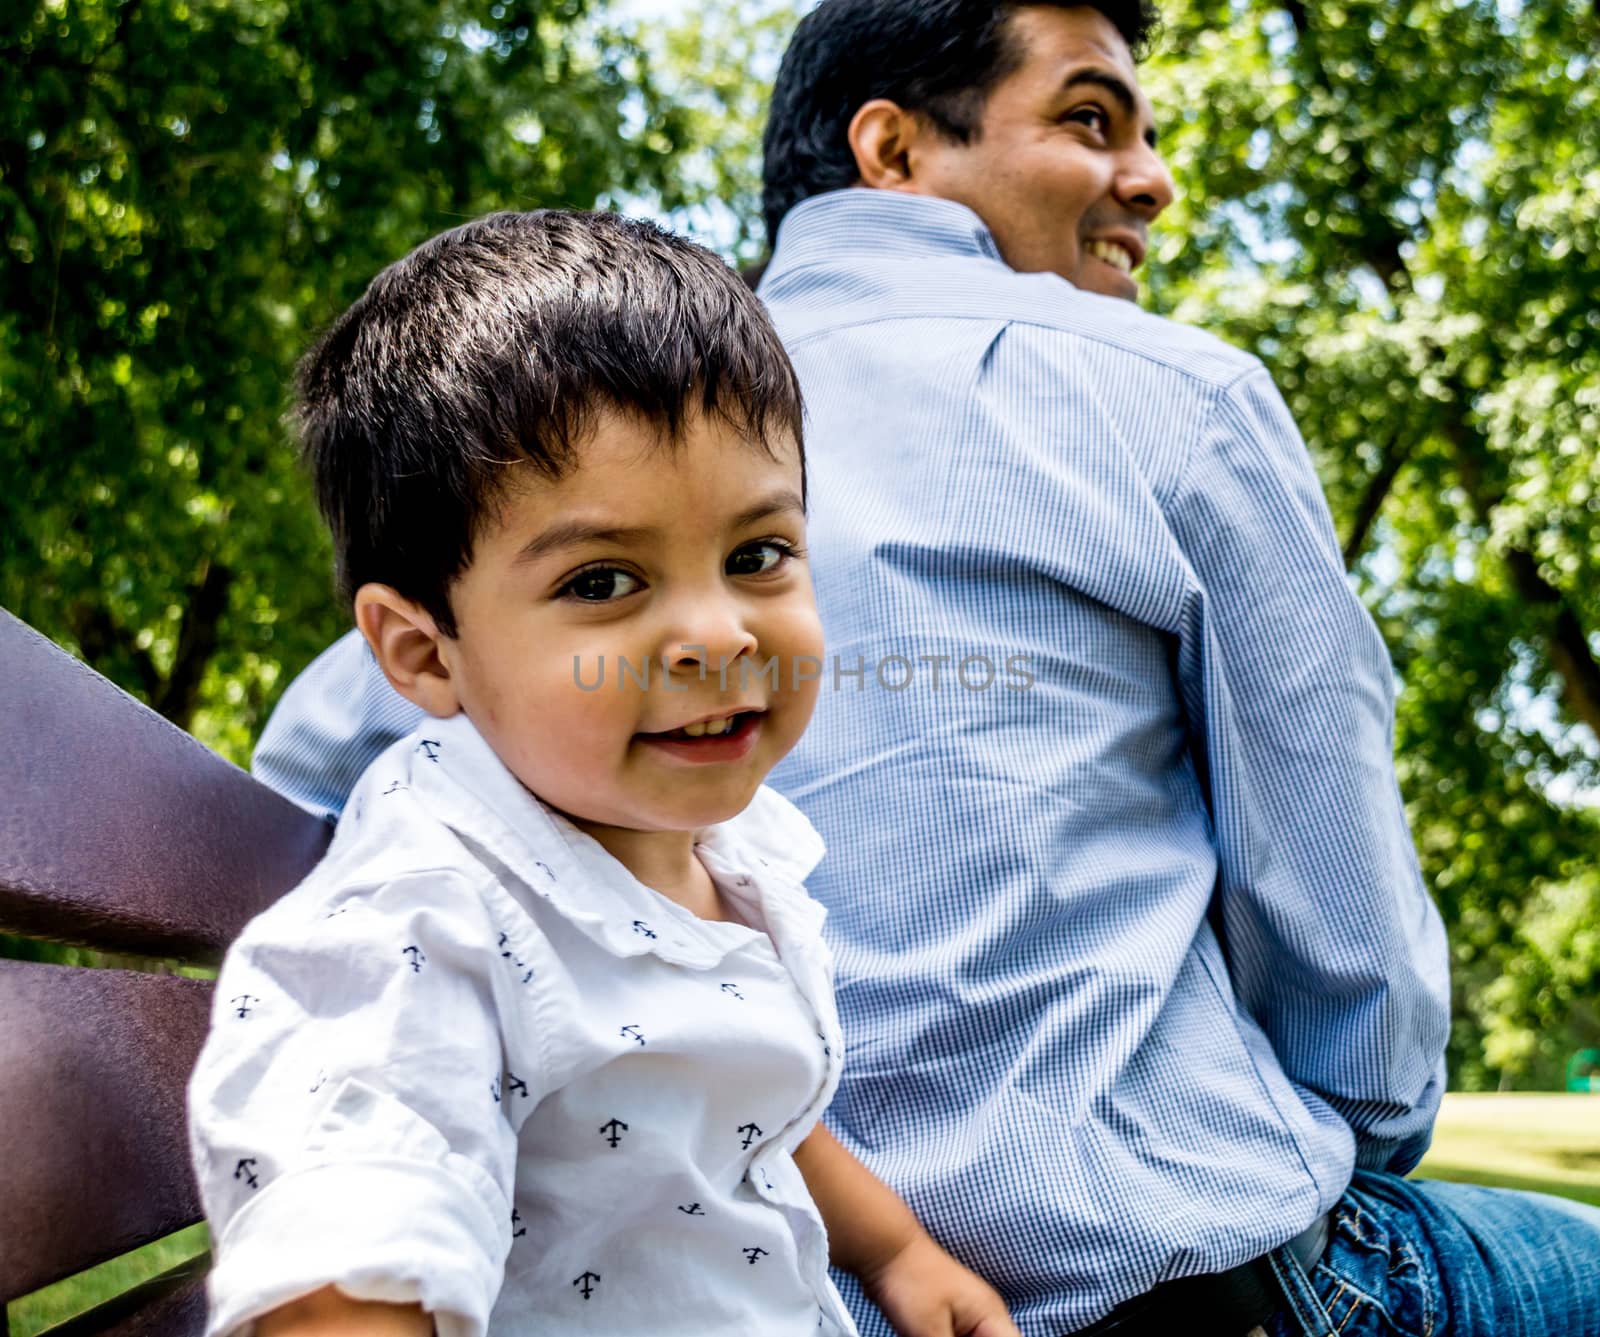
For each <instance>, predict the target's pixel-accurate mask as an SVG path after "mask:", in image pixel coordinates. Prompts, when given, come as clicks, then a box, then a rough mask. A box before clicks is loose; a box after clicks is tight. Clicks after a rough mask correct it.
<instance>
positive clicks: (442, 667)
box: [356, 583, 461, 719]
mask: <svg viewBox="0 0 1600 1337" xmlns="http://www.w3.org/2000/svg"><path fill="white" fill-rule="evenodd" d="M356 626H357V627H358V628H359V629H360V631H361V634H362V635H363V636H364V637H366V641H367V644H368V645H370V646H371V647H372V653H373V655H374V657H376V659H377V661H378V667H379V668H381V669H382V670H383V676H384V677H386V678H387V679H388V680H389V685H390V686H392V687H393V688H394V689H395V691H397V692H399V693H400V695H401V696H403V697H405V699H406V700H407V701H409V702H411V703H412V705H416V706H421V707H422V709H423V710H425V711H427V712H428V714H430V715H437V716H438V717H439V718H441V719H446V718H448V717H449V716H451V715H454V714H455V713H456V712H457V711H458V710H460V709H461V697H460V694H459V693H458V692H457V690H456V683H455V680H454V679H453V678H452V677H451V676H450V668H449V664H448V662H447V661H446V659H445V656H444V655H443V654H442V653H441V642H442V641H443V640H444V639H445V636H444V633H443V632H441V631H440V630H439V627H438V625H437V624H436V623H435V622H434V620H433V615H432V614H431V613H429V612H428V610H427V609H425V608H424V607H423V606H422V605H421V604H419V603H417V602H416V601H415V600H412V599H408V598H406V597H405V595H403V594H401V593H400V591H399V590H397V589H395V588H394V586H392V585H379V584H376V583H372V584H366V585H363V586H362V587H361V588H360V589H358V590H357V591H356Z"/></svg>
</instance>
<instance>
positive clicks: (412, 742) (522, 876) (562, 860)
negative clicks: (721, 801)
mask: <svg viewBox="0 0 1600 1337" xmlns="http://www.w3.org/2000/svg"><path fill="white" fill-rule="evenodd" d="M394 750H395V751H396V752H401V753H403V754H404V756H405V759H406V761H405V765H406V767H407V770H408V772H409V774H408V782H409V787H410V788H412V789H413V790H414V791H415V792H416V796H417V798H418V799H419V800H421V802H422V804H423V806H424V808H425V810H426V811H427V812H428V813H429V814H430V815H431V816H433V817H435V818H437V819H438V820H439V821H441V822H443V823H444V824H445V825H446V826H448V827H450V828H451V829H452V830H453V831H455V832H456V834H457V835H458V836H459V837H461V838H463V839H464V840H466V841H467V842H468V843H469V844H471V845H475V846H477V847H479V848H480V849H482V850H484V851H486V852H487V853H488V854H489V855H490V856H491V857H492V858H493V859H494V860H495V861H497V862H498V863H500V864H502V865H503V866H504V867H505V868H506V870H508V871H509V872H510V873H511V874H512V875H513V876H514V877H516V878H517V880H518V881H519V882H521V883H522V885H524V886H526V887H527V888H528V889H529V890H531V891H532V892H533V893H534V894H535V895H537V896H539V897H540V898H542V899H543V900H546V901H547V902H549V903H550V904H551V905H552V906H553V907H554V908H555V909H556V910H557V911H558V912H559V913H560V914H561V915H562V917H563V918H565V919H567V920H568V921H569V922H570V923H572V924H573V925H574V926H575V927H576V928H578V929H580V930H581V931H582V932H583V933H584V934H585V935H586V936H588V937H590V938H591V939H593V940H595V941H596V942H597V943H599V944H600V945H601V946H603V947H605V948H606V949H607V950H609V951H611V952H612V953H613V954H615V955H618V956H638V955H642V954H644V953H647V952H648V953H653V954H654V955H657V956H660V957H663V958H665V959H667V960H670V961H673V962H676V963H678V964H682V965H686V966H690V967H694V968H699V969H705V968H709V967H710V966H713V965H715V964H716V963H717V962H718V961H720V960H721V959H722V958H723V957H725V956H726V955H727V954H728V952H729V951H731V950H734V949H735V948H737V947H739V946H741V945H743V944H744V943H745V942H747V941H749V939H750V930H749V929H747V928H745V927H743V926H741V925H733V924H722V923H714V922H711V921H707V920H702V919H699V918H697V917H696V916H694V915H692V914H690V913H689V912H688V911H687V910H685V909H683V907H681V906H679V905H677V904H675V903H674V902H673V901H671V900H669V899H668V898H667V897H665V896H663V895H661V894H660V893H659V892H657V891H654V890H652V889H651V888H649V887H646V886H645V885H643V884H642V883H641V882H639V881H638V879H637V878H635V877H634V876H633V875H632V874H631V873H630V872H629V871H628V870H627V869H626V868H625V867H624V866H623V865H622V864H621V863H620V862H618V861H617V860H616V859H615V858H613V857H612V856H611V855H610V854H609V853H607V852H606V850H605V849H604V848H603V847H602V846H601V845H600V844H599V843H598V842H597V841H596V840H594V839H593V838H592V837H591V836H589V835H588V834H587V833H585V832H583V831H580V830H579V829H578V828H577V827H576V826H574V825H573V824H572V823H571V822H569V821H568V820H567V819H566V818H564V817H563V816H561V815H560V814H559V813H557V812H555V811H553V810H552V809H550V808H548V807H546V806H545V805H544V804H543V803H541V802H540V801H539V800H538V799H537V798H536V797H535V796H534V795H533V794H531V793H530V792H529V791H528V790H527V789H526V788H524V787H523V785H522V783H521V781H519V780H518V779H517V778H516V776H514V775H513V774H512V773H511V772H510V771H509V770H507V769H506V767H505V764H504V763H503V762H502V761H501V760H500V758H499V757H498V756H496V755H495V753H494V750H493V749H492V748H490V746H489V745H488V743H486V742H485V741H484V739H483V736H482V735H481V734H479V733H478V731H477V729H476V728H475V727H474V726H473V724H472V722H471V721H470V720H469V719H468V718H467V717H466V715H464V714H458V715H454V716H452V717H451V718H450V719H447V720H440V719H431V718H430V719H427V720H425V721H424V722H423V724H422V725H421V727H419V728H418V729H417V730H416V731H415V732H414V733H413V734H412V735H411V736H410V737H409V738H407V739H404V740H402V741H401V742H400V743H398V744H396V745H395V749H394ZM697 840H698V841H699V843H700V844H701V845H702V846H703V847H704V849H705V850H706V851H707V853H708V854H709V855H710V858H709V859H708V860H707V866H708V867H710V868H711V869H712V871H713V872H715V873H716V874H718V875H719V876H720V877H726V878H731V879H735V880H738V879H743V880H742V881H740V885H741V887H743V888H746V889H748V890H747V893H746V894H748V891H754V892H755V894H756V899H757V900H758V901H759V903H760V905H761V907H762V909H763V912H764V915H765V917H766V918H767V920H768V922H769V924H772V925H774V926H775V927H776V926H777V925H780V924H781V925H783V926H786V927H791V928H799V929H803V930H810V931H811V932H815V931H816V930H817V929H818V928H820V918H821V907H820V906H818V905H817V904H816V902H814V901H812V900H811V899H810V897H809V896H807V895H806V894H805V891H804V888H803V887H802V886H801V882H802V879H804V877H805V876H806V875H807V874H809V873H810V871H811V870H812V869H813V868H814V867H815V866H816V865H817V863H818V861H819V860H820V859H821V857H822V854H823V844H822V838H821V837H820V836H819V835H818V834H817V832H816V829H815V828H814V827H812V825H811V823H810V822H808V821H807V820H806V819H805V817H804V816H803V815H802V814H801V813H800V811H799V810H798V809H797V808H795V807H794V806H793V805H792V804H791V803H789V801H788V800H787V799H785V798H783V797H782V796H781V795H779V794H777V793H776V792H774V791H772V790H769V789H767V788H765V787H762V788H761V789H760V790H758V791H757V793H756V797H755V799H754V800H752V801H751V803H750V805H749V806H748V807H747V808H746V809H745V810H744V811H743V812H741V813H739V814H738V815H737V816H735V817H732V818H730V819H729V820H728V821H726V822H721V823H718V824H717V825H716V826H711V827H707V828H705V829H704V830H702V831H700V832H698V833H697Z"/></svg>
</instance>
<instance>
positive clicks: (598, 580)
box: [559, 566, 641, 604]
mask: <svg viewBox="0 0 1600 1337" xmlns="http://www.w3.org/2000/svg"><path fill="white" fill-rule="evenodd" d="M639 588H641V584H640V581H639V578H638V577H637V576H631V575H629V574H628V573H627V572H626V571H623V570H622V569H620V568H619V567H615V566H592V567H590V568H589V569H588V570H587V571H580V572H578V574H577V575H575V576H574V577H573V578H572V579H571V580H569V581H568V582H567V583H566V584H565V585H563V586H562V587H561V589H560V591H559V593H560V594H562V595H566V596H570V597H571V598H574V599H577V600H579V601H580V602H582V603H597V604H598V603H606V602H608V601H609V600H611V599H620V598H622V597H623V596H624V595H628V594H632V593H633V592H634V591H635V590H637V589H639Z"/></svg>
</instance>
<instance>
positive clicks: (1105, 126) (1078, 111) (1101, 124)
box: [1067, 107, 1111, 134]
mask: <svg viewBox="0 0 1600 1337" xmlns="http://www.w3.org/2000/svg"><path fill="white" fill-rule="evenodd" d="M1067 119H1068V120H1069V121H1076V122H1077V123H1078V124H1079V125H1086V126H1088V127H1089V128H1090V129H1091V130H1096V131H1099V133H1101V134H1105V132H1106V131H1107V130H1109V129H1110V128H1111V118H1110V117H1108V116H1107V115H1106V114H1105V112H1103V111H1101V110H1100V108H1099V107H1077V108H1074V109H1073V110H1072V111H1069V112H1068V113H1067Z"/></svg>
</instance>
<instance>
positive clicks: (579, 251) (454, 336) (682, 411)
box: [295, 210, 801, 636]
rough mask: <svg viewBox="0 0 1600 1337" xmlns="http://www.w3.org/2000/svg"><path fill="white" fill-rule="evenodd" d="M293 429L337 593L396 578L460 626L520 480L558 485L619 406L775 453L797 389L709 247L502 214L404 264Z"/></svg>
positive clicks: (602, 218) (322, 357)
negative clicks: (473, 570) (333, 562)
mask: <svg viewBox="0 0 1600 1337" xmlns="http://www.w3.org/2000/svg"><path fill="white" fill-rule="evenodd" d="M298 390H299V399H298V403H297V406H296V411H295V419H296V422H297V425H298V427H299V430H300V439H301V446H302V450H303V452H304V455H305V457H306V461H307V463H308V465H309V466H310V470H311V474H312V477H313V480H314V481H315V484H316V492H317V500H318V504H319V505H320V506H321V508H322V513H323V516H324V517H325V518H326V520H327V522H328V525H329V527H330V528H331V529H332V531H333V540H334V550H335V553H336V556H337V561H338V567H337V571H338V584H339V592H340V594H341V595H342V596H343V597H344V598H345V599H346V600H350V599H352V598H353V597H354V595H355V591H356V590H357V589H358V588H359V587H360V586H361V585H363V584H365V583H366V582H368V581H380V582H382V583H384V584H388V585H392V586H394V587H395V588H396V589H397V590H399V591H400V593H402V594H404V595H405V596H406V597H407V598H410V599H415V600H416V601H417V602H418V603H420V604H421V605H422V606H423V607H424V608H426V609H427V610H428V612H429V613H430V614H432V616H433V618H434V620H435V621H436V622H437V623H438V625H439V628H440V630H441V631H443V632H444V633H445V634H446V635H450V636H453V635H455V634H456V625H455V619H454V617H453V615H452V614H451V610H450V600H449V587H450V583H451V582H452V580H454V579H455V577H456V576H458V575H459V574H460V573H461V572H462V571H463V570H465V569H466V567H467V566H468V565H469V564H470V563H471V560H472V546H473V539H474V537H475V536H476V535H477V534H478V533H479V532H480V530H481V526H482V524H483V522H484V521H485V520H486V519H487V518H488V517H490V516H492V514H493V513H494V508H495V506H496V504H497V502H498V500H499V498H500V497H501V495H502V492H503V489H504V487H505V485H506V484H507V482H508V481H509V480H510V479H511V478H513V477H514V476H515V475H516V474H518V473H520V472H521V470H517V469H514V468H512V467H511V466H514V465H528V466H531V467H532V469H533V470H534V471H535V472H536V473H537V474H538V475H540V476H542V477H544V478H548V479H559V478H561V477H562V476H564V475H565V474H566V473H567V472H568V471H570V470H571V469H572V468H573V467H574V466H575V465H576V464H577V463H578V462H579V459H580V456H581V447H582V444H583V440H584V437H585V433H586V432H587V431H588V430H589V429H590V428H591V427H592V426H593V424H594V422H595V417H596V414H597V413H599V412H604V411H607V410H615V411H620V412H623V413H626V414H632V415H636V416H637V417H639V418H640V419H642V420H643V421H645V422H648V423H653V424H656V425H658V426H659V427H660V428H661V429H662V432H663V438H664V440H665V441H666V442H675V441H677V440H678V439H680V434H681V431H682V428H683V425H684V422H685V420H686V419H687V418H689V417H691V416H693V415H698V414H702V413H705V414H711V415H715V416H718V417H720V418H721V419H722V420H723V421H725V422H727V423H728V424H730V425H731V426H733V427H734V428H735V430H737V431H739V432H741V433H743V434H744V435H745V436H747V437H748V438H750V439H751V441H752V442H753V443H754V445H755V446H757V447H759V448H761V449H765V450H766V451H767V452H768V453H769V454H773V455H774V456H775V457H776V456H777V454H778V452H779V451H780V450H781V449H782V448H783V446H784V445H785V444H786V442H787V441H788V440H793V441H794V443H795V444H796V446H799V444H800V441H801V404H800V386H799V382H798V381H797V380H796V378H795V374H794V369H793V368H792V367H791V366H790V365H789V359H788V357H787V356H786V355H785V353H784V351H783V347H782V345H781V344H780V343H779V342H778V336H777V334H776V333H775V332H774V331H773V328H772V325H771V323H770V322H769V321H768V319H767V316H766V312H765V310H764V309H763V308H762V306H761V304H760V302H758V301H757V300H756V298H755V296H754V295H753V294H752V293H751V292H750V291H749V289H748V288H747V287H746V286H745V284H744V283H743V282H741V281H740V279H739V277H738V275H737V274H735V273H734V272H733V271H732V270H731V269H729V268H728V267H727V266H726V265H725V264H723V262H722V261H721V260H719V259H718V258H717V257H716V256H714V255H712V254H711V253H710V252H709V251H706V250H703V249H702V248H701V247H699V246H696V245H694V244H693V243H692V242H688V241H685V240H683V239H682V238H680V237H674V236H672V235H671V234H670V233H667V232H664V231H662V230H661V229H660V228H658V227H656V226H654V225H653V224H650V223H643V222H638V221H636V220H633V219H627V218H621V217H618V216H617V215H615V214H604V213H578V212H560V211H553V210H551V211H539V212H535V213H520V214H519V213H500V214H491V215H489V216H488V217H486V218H481V219H478V220H477V221H476V222H472V223H468V224H466V225H465V226H464V227H458V228H455V229H453V230H452V231H449V232H445V233H442V234H440V235H439V236H437V237H434V238H433V239H432V240H431V241H428V242H425V243H424V244H423V245H421V246H419V247H417V249H416V250H414V251H412V252H411V254H409V255H407V256H406V257H405V258H404V259H403V260H400V261H397V262H396V263H395V264H392V265H390V266H389V267H388V268H387V269H385V270H384V271H383V272H382V273H381V274H379V275H378V277H377V278H375V279H374V280H373V281H372V284H371V286H370V287H368V289H367V291H366V292H365V293H364V294H363V295H362V296H361V297H360V299H359V300H357V301H356V303H355V304H354V305H353V306H351V308H350V309H349V310H348V311H346V312H345V313H344V315H343V316H341V317H340V318H339V319H338V321H337V322H335V324H334V325H333V327H332V328H331V329H330V330H329V331H328V332H327V333H326V334H325V335H324V336H323V337H322V339H321V340H320V341H319V342H318V343H317V345H316V346H315V347H314V348H313V349H312V350H311V351H310V352H309V353H308V354H306V356H305V358H304V359H303V360H302V362H301V364H300V369H299V377H298Z"/></svg>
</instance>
